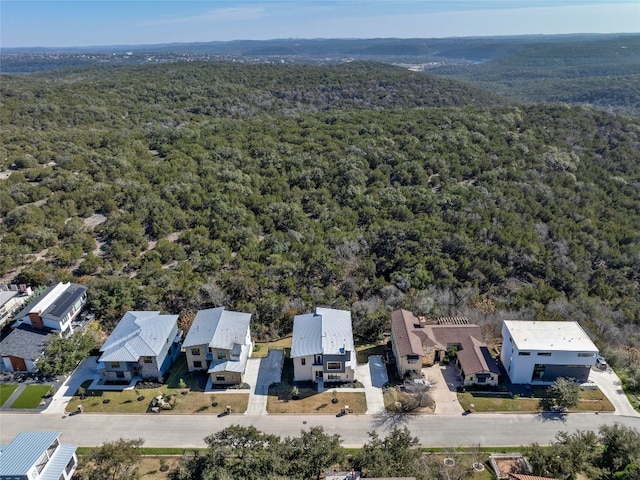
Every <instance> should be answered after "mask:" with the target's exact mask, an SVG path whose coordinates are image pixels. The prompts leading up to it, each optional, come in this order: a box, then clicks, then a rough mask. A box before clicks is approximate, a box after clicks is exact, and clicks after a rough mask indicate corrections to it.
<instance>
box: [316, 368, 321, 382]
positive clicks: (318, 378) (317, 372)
mask: <svg viewBox="0 0 640 480" xmlns="http://www.w3.org/2000/svg"><path fill="white" fill-rule="evenodd" d="M320 380H322V370H316V382H318V381H320Z"/></svg>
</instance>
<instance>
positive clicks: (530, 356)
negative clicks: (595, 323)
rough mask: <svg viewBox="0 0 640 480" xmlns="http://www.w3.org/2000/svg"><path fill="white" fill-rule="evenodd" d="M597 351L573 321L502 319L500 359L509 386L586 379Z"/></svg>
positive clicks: (583, 380)
mask: <svg viewBox="0 0 640 480" xmlns="http://www.w3.org/2000/svg"><path fill="white" fill-rule="evenodd" d="M597 355H598V348H597V347H596V346H595V345H594V343H593V342H592V341H591V339H590V338H589V336H588V335H587V334H586V333H585V331H584V330H583V329H582V327H580V325H579V324H578V323H577V322H534V321H517V320H505V321H504V322H503V324H502V351H501V352H500V360H501V361H502V365H503V367H504V369H505V370H506V371H507V374H508V375H509V379H510V380H511V382H512V383H517V384H550V383H553V382H554V381H555V380H556V379H557V378H559V377H565V378H573V379H575V380H576V381H578V382H586V381H587V380H588V379H589V372H590V371H591V367H592V366H593V365H595V363H596V356H597Z"/></svg>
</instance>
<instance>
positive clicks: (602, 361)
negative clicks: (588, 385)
mask: <svg viewBox="0 0 640 480" xmlns="http://www.w3.org/2000/svg"><path fill="white" fill-rule="evenodd" d="M596 366H597V367H598V368H599V369H601V370H605V369H606V368H607V367H608V366H609V365H607V361H606V360H605V359H604V357H602V356H600V355H596Z"/></svg>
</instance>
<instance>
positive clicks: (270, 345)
mask: <svg viewBox="0 0 640 480" xmlns="http://www.w3.org/2000/svg"><path fill="white" fill-rule="evenodd" d="M286 348H291V337H287V338H283V339H281V340H276V341H275V342H262V343H256V344H255V346H254V347H253V353H252V354H251V357H252V358H264V357H266V356H267V355H269V350H284V349H286Z"/></svg>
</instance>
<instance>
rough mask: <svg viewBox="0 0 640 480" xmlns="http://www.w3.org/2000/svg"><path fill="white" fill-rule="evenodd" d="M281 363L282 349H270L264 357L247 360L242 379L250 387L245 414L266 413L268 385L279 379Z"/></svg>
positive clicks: (282, 357)
mask: <svg viewBox="0 0 640 480" xmlns="http://www.w3.org/2000/svg"><path fill="white" fill-rule="evenodd" d="M283 363H284V351H283V350H270V351H269V355H267V356H266V357H264V358H250V359H248V360H247V368H246V370H245V374H244V381H245V382H246V383H248V384H249V385H251V387H252V389H251V394H250V395H249V405H248V406H247V411H246V412H245V415H266V414H267V396H268V394H269V385H271V384H272V383H276V382H279V381H280V380H281V378H282V365H283Z"/></svg>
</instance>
